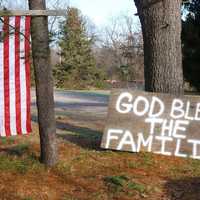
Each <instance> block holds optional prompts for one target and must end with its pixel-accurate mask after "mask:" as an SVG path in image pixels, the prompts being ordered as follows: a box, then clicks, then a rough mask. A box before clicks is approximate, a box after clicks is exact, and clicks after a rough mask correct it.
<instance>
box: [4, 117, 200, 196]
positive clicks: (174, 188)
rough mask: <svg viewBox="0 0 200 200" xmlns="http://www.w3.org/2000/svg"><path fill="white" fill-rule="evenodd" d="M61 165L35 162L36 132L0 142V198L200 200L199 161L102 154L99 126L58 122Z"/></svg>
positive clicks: (98, 124) (34, 129)
mask: <svg viewBox="0 0 200 200" xmlns="http://www.w3.org/2000/svg"><path fill="white" fill-rule="evenodd" d="M57 127H58V131H57V132H58V140H59V152H60V162H59V163H58V165H57V166H55V167H54V168H52V169H45V167H44V166H43V165H42V164H40V162H39V137H38V128H37V125H36V124H33V134H31V135H30V136H23V137H16V138H8V139H1V141H0V143H1V145H0V199H1V200H137V199H138V200H140V199H148V200H157V199H158V200H175V199H176V200H198V199H200V192H199V185H200V178H199V176H200V167H199V165H200V162H199V161H196V160H186V159H179V158H174V157H166V156H158V155H153V154H150V153H139V154H134V153H126V152H114V151H103V150H102V149H100V148H99V144H100V140H101V133H102V128H103V122H100V121H96V122H93V123H91V125H90V124H88V123H84V121H74V120H71V119H70V118H66V117H64V118H58V120H57Z"/></svg>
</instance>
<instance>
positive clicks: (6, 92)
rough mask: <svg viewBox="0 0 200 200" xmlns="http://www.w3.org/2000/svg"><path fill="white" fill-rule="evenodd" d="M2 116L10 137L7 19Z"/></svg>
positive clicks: (7, 20) (7, 134)
mask: <svg viewBox="0 0 200 200" xmlns="http://www.w3.org/2000/svg"><path fill="white" fill-rule="evenodd" d="M3 31H4V44H3V46H4V109H5V111H4V116H5V132H6V136H10V135H11V132H10V103H9V102H10V92H9V91H10V87H9V17H4V26H3Z"/></svg>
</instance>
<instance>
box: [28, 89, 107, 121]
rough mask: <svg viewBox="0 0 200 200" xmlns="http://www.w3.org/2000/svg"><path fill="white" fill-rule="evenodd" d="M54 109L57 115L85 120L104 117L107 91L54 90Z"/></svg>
mask: <svg viewBox="0 0 200 200" xmlns="http://www.w3.org/2000/svg"><path fill="white" fill-rule="evenodd" d="M31 93H32V112H33V113H35V112H36V103H35V92H34V90H32V92H31ZM54 99H55V110H56V114H57V115H59V116H70V117H71V118H79V117H80V118H83V117H85V120H87V119H88V120H96V119H105V117H106V114H107V106H108V100H109V92H105V91H99V92H97V91H94V92H93V91H91V92H90V91H64V90H56V91H55V97H54Z"/></svg>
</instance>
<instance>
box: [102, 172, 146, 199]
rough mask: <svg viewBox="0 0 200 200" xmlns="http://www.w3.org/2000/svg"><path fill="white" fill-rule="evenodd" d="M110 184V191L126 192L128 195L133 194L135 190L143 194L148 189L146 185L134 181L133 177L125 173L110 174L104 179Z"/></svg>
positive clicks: (114, 192) (115, 192)
mask: <svg viewBox="0 0 200 200" xmlns="http://www.w3.org/2000/svg"><path fill="white" fill-rule="evenodd" d="M104 181H105V183H106V185H107V186H108V189H109V192H111V193H113V194H117V193H119V192H124V193H126V194H128V195H130V194H133V191H135V192H138V193H139V194H140V195H143V194H144V193H145V191H146V189H145V186H144V185H143V184H140V183H136V182H134V181H133V180H132V179H130V178H129V177H127V176H125V175H120V176H108V177H106V178H105V179H104Z"/></svg>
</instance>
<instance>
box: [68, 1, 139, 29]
mask: <svg viewBox="0 0 200 200" xmlns="http://www.w3.org/2000/svg"><path fill="white" fill-rule="evenodd" d="M69 3H70V5H71V6H75V7H78V8H79V9H80V10H81V11H82V13H83V14H84V15H87V16H88V17H89V18H90V19H91V20H92V21H93V22H94V23H95V24H96V26H98V27H100V26H103V25H106V24H109V21H110V20H111V19H112V18H114V17H116V16H119V15H120V14H125V13H127V14H128V15H134V13H136V8H135V6H134V3H133V0H70V1H69Z"/></svg>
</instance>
